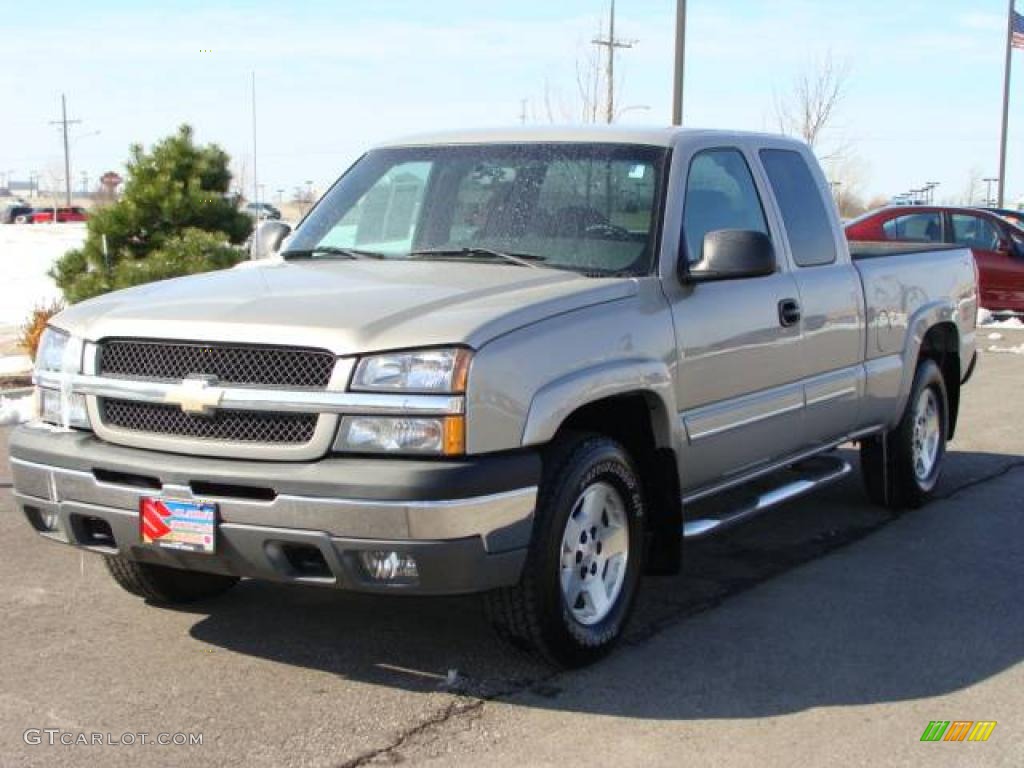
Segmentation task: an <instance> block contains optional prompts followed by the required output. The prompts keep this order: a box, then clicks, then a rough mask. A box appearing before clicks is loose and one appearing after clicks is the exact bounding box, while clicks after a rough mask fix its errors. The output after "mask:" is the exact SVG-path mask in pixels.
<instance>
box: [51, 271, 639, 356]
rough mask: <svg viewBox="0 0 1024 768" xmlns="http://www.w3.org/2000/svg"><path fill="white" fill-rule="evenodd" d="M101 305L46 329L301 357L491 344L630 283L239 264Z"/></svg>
mask: <svg viewBox="0 0 1024 768" xmlns="http://www.w3.org/2000/svg"><path fill="white" fill-rule="evenodd" d="M244 266H245V267H246V268H244V269H239V268H236V269H229V270H223V271H220V272H210V273H207V274H203V275H193V276H189V277H182V278H177V279H174V280H167V281H164V282H160V283H150V284H148V285H142V286H138V287H136V288H129V289H127V290H124V291H117V292H115V293H111V294H107V295H105V296H101V297H98V298H96V299H92V300H90V301H86V302H83V303H81V304H76V305H74V306H72V307H69V308H68V309H67V310H65V311H64V312H62V313H61V314H60V315H58V316H57V317H56V318H55V319H54V325H56V326H58V327H61V328H64V329H65V330H67V331H70V332H72V333H75V334H76V335H79V336H82V337H84V338H86V339H88V340H90V341H99V340H101V339H103V338H111V337H139V338H162V339H181V340H196V341H227V342H236V343H257V344H276V345H289V346H308V347H318V348H323V349H329V350H331V351H332V352H334V353H335V354H338V355H348V354H357V353H362V352H369V351H375V350H385V349H400V348H403V347H418V346H432V345H441V344H457V343H464V344H468V345H470V346H472V347H475V348H479V347H480V346H482V345H483V344H485V343H487V342H488V341H490V340H491V339H493V338H496V337H497V336H500V335H502V334H505V333H508V332H509V331H512V330H515V329H516V328H521V327H523V326H526V325H530V324H532V323H536V322H538V321H540V320H543V319H545V318H547V317H551V316H554V315H557V314H562V313H564V312H569V311H572V310H574V309H580V308H582V307H586V306H590V305H593V304H599V303H603V302H608V301H615V300H619V299H624V298H626V297H628V296H631V295H633V294H635V293H636V289H637V286H636V281H635V280H632V279H624V278H600V279H595V278H586V277H582V276H580V275H577V274H574V273H572V272H564V271H559V270H553V269H529V268H524V267H518V266H512V265H502V264H481V263H471V262H455V261H422V262H408V261H399V260H395V261H334V260H332V261H326V260H325V261H292V262H283V261H275V262H266V263H261V264H259V265H250V264H248V263H247V264H245V265H244Z"/></svg>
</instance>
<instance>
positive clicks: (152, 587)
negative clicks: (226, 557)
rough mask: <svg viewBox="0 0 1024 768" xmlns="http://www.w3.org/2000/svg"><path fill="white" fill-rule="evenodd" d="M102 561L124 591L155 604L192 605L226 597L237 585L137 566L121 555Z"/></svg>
mask: <svg viewBox="0 0 1024 768" xmlns="http://www.w3.org/2000/svg"><path fill="white" fill-rule="evenodd" d="M103 559H104V561H106V564H107V570H108V571H110V575H111V576H113V577H114V581H116V582H117V583H118V584H119V585H120V586H121V588H122V589H124V590H125V591H127V592H131V593H132V594H133V595H138V596H139V597H143V598H145V599H146V600H151V601H152V602H154V603H164V604H166V605H178V604H181V603H193V602H195V601H196V600H204V599H206V598H208V597H216V596H217V595H220V594H223V593H224V592H227V591H228V590H229V589H231V587H233V586H235V584H237V583H238V578H237V577H235V576H222V575H220V574H217V573H202V572H200V571H184V570H181V569H180V568H167V567H166V566H163V565H154V564H152V563H137V562H135V561H134V560H128V559H126V558H123V557H120V556H119V555H105V556H104V557H103Z"/></svg>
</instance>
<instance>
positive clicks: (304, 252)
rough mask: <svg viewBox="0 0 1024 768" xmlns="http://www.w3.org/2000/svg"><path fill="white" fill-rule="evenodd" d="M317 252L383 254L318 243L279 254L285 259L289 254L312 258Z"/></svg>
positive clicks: (376, 256) (361, 256)
mask: <svg viewBox="0 0 1024 768" xmlns="http://www.w3.org/2000/svg"><path fill="white" fill-rule="evenodd" d="M318 254H325V255H328V256H342V257H344V258H347V259H383V258H384V254H382V253H377V252H376V251H363V250H360V249H359V248H338V247H336V246H333V245H318V246H316V247H314V248H301V249H297V250H294V251H284V252H283V253H282V254H281V256H282V257H283V258H285V259H287V258H288V257H289V256H291V257H292V258H296V259H312V258H314V257H316V256H317V255H318Z"/></svg>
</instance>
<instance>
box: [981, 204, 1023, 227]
mask: <svg viewBox="0 0 1024 768" xmlns="http://www.w3.org/2000/svg"><path fill="white" fill-rule="evenodd" d="M981 210H983V211H988V212H989V213H994V214H995V215H996V216H999V217H1000V218H1003V219H1006V220H1007V221H1008V222H1010V223H1011V224H1013V226H1015V227H1021V228H1024V211H1015V210H1013V209H1012V208H982V209H981Z"/></svg>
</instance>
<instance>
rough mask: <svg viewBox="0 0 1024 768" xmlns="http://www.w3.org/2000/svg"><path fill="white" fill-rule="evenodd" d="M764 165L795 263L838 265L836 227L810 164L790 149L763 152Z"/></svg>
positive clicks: (810, 265) (806, 265) (804, 265)
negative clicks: (830, 217) (834, 234)
mask: <svg viewBox="0 0 1024 768" xmlns="http://www.w3.org/2000/svg"><path fill="white" fill-rule="evenodd" d="M761 162H762V163H764V169H765V171H767V173H768V180H769V182H771V185H772V191H773V192H774V193H775V199H776V200H777V201H778V202H779V208H780V209H781V211H782V221H783V223H784V224H785V225H786V234H787V235H788V236H789V247H790V248H791V249H792V251H793V260H794V261H796V263H797V265H798V266H801V267H814V266H819V265H821V264H831V263H832V262H834V261H835V260H836V242H835V237H834V236H833V233H832V224H831V221H830V219H829V217H828V214H827V213H826V211H825V204H824V203H823V202H822V199H821V191H820V190H819V189H818V185H817V184H815V183H814V177H813V176H812V175H811V171H810V169H809V168H808V167H807V162H806V161H805V160H804V159H803V157H802V156H801V155H800V153H799V152H793V151H791V150H786V149H762V150H761Z"/></svg>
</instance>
